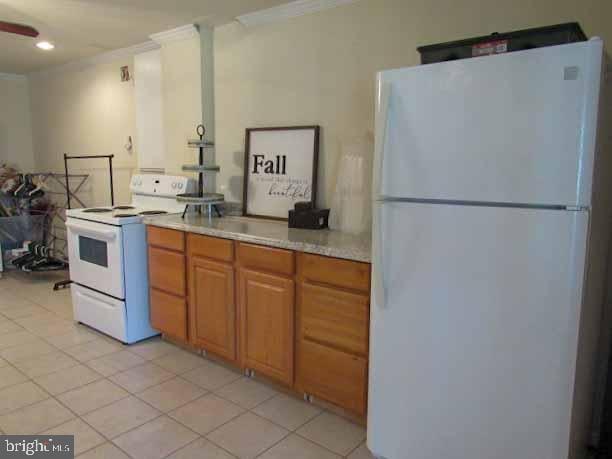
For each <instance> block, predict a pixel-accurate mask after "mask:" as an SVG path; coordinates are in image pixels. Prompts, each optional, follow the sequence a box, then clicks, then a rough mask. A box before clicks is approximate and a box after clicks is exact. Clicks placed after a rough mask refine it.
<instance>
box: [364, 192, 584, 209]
mask: <svg viewBox="0 0 612 459" xmlns="http://www.w3.org/2000/svg"><path fill="white" fill-rule="evenodd" d="M376 202H397V203H412V204H438V205H447V206H473V207H505V208H514V209H543V210H563V211H583V210H589V207H586V206H568V205H562V204H559V205H548V204H536V203H523V202H494V201H461V200H452V199H425V198H395V197H390V196H380V197H379V198H378V199H376Z"/></svg>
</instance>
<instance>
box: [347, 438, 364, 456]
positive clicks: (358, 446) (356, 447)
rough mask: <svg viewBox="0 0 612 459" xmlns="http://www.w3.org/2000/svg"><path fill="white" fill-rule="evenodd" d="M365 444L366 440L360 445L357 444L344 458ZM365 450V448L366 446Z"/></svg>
mask: <svg viewBox="0 0 612 459" xmlns="http://www.w3.org/2000/svg"><path fill="white" fill-rule="evenodd" d="M365 444H366V440H364V441H362V442H361V443H359V444H358V445H357V446H355V448H353V449H352V450H351V451H350V452H349V453H348V454H347V455H346V456H344V457H349V456H350V455H351V454H353V453H354V452H355V451H357V450H358V449H359V448H361V447H362V446H363V445H365ZM366 449H367V446H366Z"/></svg>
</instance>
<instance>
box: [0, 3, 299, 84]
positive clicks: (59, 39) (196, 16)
mask: <svg viewBox="0 0 612 459" xmlns="http://www.w3.org/2000/svg"><path fill="white" fill-rule="evenodd" d="M284 3H287V0H0V20H3V21H9V22H17V23H22V24H27V25H31V26H33V27H35V28H36V29H38V31H39V32H40V37H39V38H37V39H32V38H26V37H20V36H18V35H12V34H8V33H3V32H0V73H19V74H21V73H28V72H32V71H37V70H42V69H44V68H46V67H52V66H55V65H60V64H65V63H67V62H70V61H73V60H76V59H80V58H85V57H90V56H93V55H95V54H99V53H102V52H105V51H110V50H114V49H119V48H125V47H128V46H132V45H136V44H139V43H143V42H145V41H147V40H148V39H149V35H151V34H153V33H157V32H162V31H164V30H168V29H172V28H174V27H178V26H181V25H185V24H189V23H195V22H198V23H199V22H202V23H206V24H209V25H221V24H225V23H228V22H231V21H232V20H233V19H234V18H235V17H236V16H240V15H242V14H246V13H251V12H254V11H259V10H262V9H265V8H270V7H273V6H277V5H280V4H284ZM41 39H44V40H49V41H52V42H53V43H54V44H55V45H56V48H55V50H53V51H50V52H45V51H41V50H39V49H38V48H36V47H35V46H34V44H35V43H36V42H37V41H39V40H41Z"/></svg>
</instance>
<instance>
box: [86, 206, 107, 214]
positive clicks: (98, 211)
mask: <svg viewBox="0 0 612 459" xmlns="http://www.w3.org/2000/svg"><path fill="white" fill-rule="evenodd" d="M112 211H113V209H102V208H98V207H94V208H92V209H85V210H84V211H83V212H85V213H88V214H103V213H107V212H112Z"/></svg>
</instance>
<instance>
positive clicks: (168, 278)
mask: <svg viewBox="0 0 612 459" xmlns="http://www.w3.org/2000/svg"><path fill="white" fill-rule="evenodd" d="M149 283H150V285H151V287H154V288H157V289H159V290H163V291H165V292H168V293H172V294H174V295H178V296H185V294H186V292H185V255H183V254H181V253H177V252H171V251H170V250H165V249H158V248H157V247H149Z"/></svg>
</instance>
